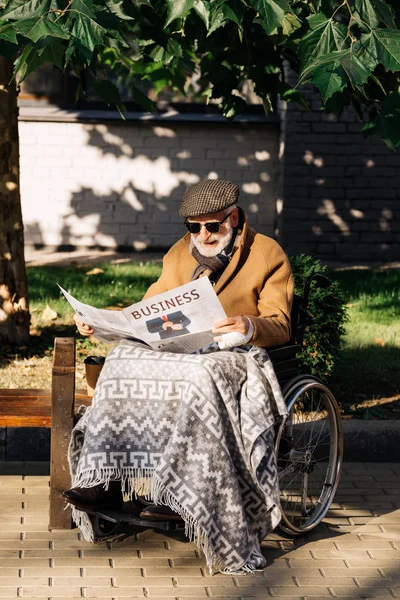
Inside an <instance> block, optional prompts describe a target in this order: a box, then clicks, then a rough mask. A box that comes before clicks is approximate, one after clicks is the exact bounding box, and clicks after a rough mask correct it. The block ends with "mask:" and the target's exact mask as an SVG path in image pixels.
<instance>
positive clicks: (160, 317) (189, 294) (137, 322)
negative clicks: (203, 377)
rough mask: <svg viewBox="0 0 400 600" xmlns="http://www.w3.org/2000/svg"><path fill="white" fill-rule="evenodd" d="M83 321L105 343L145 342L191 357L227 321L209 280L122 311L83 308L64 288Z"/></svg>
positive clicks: (90, 307)
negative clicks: (218, 324)
mask: <svg viewBox="0 0 400 600" xmlns="http://www.w3.org/2000/svg"><path fill="white" fill-rule="evenodd" d="M59 288H60V289H61V291H62V293H63V294H64V296H65V297H66V299H67V300H68V302H69V303H70V304H71V306H72V308H73V309H74V310H75V312H76V313H77V314H78V315H79V316H80V317H81V319H82V321H83V322H84V323H86V325H89V326H90V327H92V328H93V330H94V334H93V335H94V336H95V337H96V338H97V339H98V340H101V341H104V342H117V341H119V340H121V339H134V340H138V341H142V342H144V343H146V344H148V345H149V346H151V348H153V349H155V350H167V351H168V352H183V353H190V352H194V351H195V350H199V349H200V348H204V347H205V346H208V345H209V344H211V343H212V342H213V339H214V334H213V333H212V331H211V329H212V327H213V324H214V323H215V322H216V321H219V320H220V319H224V318H225V317H226V314H225V311H224V309H223V308H222V305H221V303H220V301H219V300H218V297H217V295H216V293H215V291H214V289H213V287H212V285H211V283H210V280H209V279H208V277H201V278H200V279H197V280H196V281H192V282H190V283H187V284H185V285H181V286H180V287H177V288H174V289H173V290H170V291H169V292H164V293H163V294H159V295H158V296H153V297H152V298H148V299H146V300H142V301H141V302H138V303H137V304H132V305H131V306H128V307H127V308H124V309H123V310H121V311H114V310H110V309H104V308H95V307H94V306H90V305H89V304H83V303H82V302H80V301H79V300H77V299H76V298H74V297H73V296H71V294H69V293H68V292H67V291H66V290H64V289H63V288H62V287H61V286H59Z"/></svg>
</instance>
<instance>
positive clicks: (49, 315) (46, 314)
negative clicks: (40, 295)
mask: <svg viewBox="0 0 400 600" xmlns="http://www.w3.org/2000/svg"><path fill="white" fill-rule="evenodd" d="M40 316H41V318H42V319H43V321H55V320H56V319H57V317H58V314H57V311H55V310H53V309H52V308H50V306H49V305H48V304H46V308H45V309H44V310H43V312H42V314H41V315H40Z"/></svg>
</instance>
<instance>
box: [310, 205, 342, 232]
mask: <svg viewBox="0 0 400 600" xmlns="http://www.w3.org/2000/svg"><path fill="white" fill-rule="evenodd" d="M317 213H318V214H319V215H325V216H327V217H328V219H329V220H330V221H331V222H332V223H334V225H336V227H337V228H338V229H340V231H341V232H342V234H343V235H349V234H350V227H349V225H348V224H347V223H346V222H345V221H344V220H343V219H342V217H341V216H340V215H338V214H337V212H336V207H335V204H334V202H333V201H332V200H322V206H320V207H319V208H318V209H317Z"/></svg>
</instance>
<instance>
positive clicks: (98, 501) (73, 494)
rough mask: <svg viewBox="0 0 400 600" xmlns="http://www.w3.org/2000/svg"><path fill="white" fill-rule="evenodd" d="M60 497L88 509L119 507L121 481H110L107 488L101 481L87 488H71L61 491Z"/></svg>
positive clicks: (73, 504) (120, 501) (120, 503)
mask: <svg viewBox="0 0 400 600" xmlns="http://www.w3.org/2000/svg"><path fill="white" fill-rule="evenodd" d="M61 497H62V498H63V499H64V500H66V501H67V502H68V504H72V506H77V507H80V508H86V509H90V510H100V509H102V508H103V509H104V508H119V507H120V506H121V505H122V492H121V482H120V481H110V484H109V487H108V489H107V490H106V489H105V488H104V485H103V484H102V483H100V484H99V485H95V486H94V487H89V488H79V487H76V488H71V489H70V490H65V492H62V493H61Z"/></svg>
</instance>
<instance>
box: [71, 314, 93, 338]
mask: <svg viewBox="0 0 400 600" xmlns="http://www.w3.org/2000/svg"><path fill="white" fill-rule="evenodd" d="M74 321H75V324H76V326H77V328H78V331H79V333H80V334H81V335H83V336H84V337H89V336H90V335H92V333H93V329H92V328H91V327H89V325H85V323H84V322H83V321H82V319H81V318H80V316H79V315H77V314H75V315H74Z"/></svg>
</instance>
